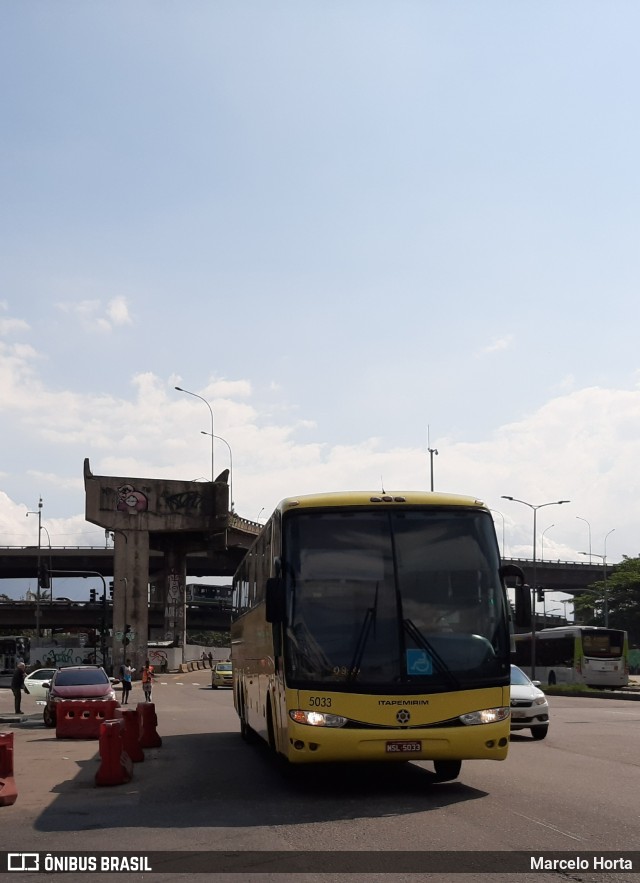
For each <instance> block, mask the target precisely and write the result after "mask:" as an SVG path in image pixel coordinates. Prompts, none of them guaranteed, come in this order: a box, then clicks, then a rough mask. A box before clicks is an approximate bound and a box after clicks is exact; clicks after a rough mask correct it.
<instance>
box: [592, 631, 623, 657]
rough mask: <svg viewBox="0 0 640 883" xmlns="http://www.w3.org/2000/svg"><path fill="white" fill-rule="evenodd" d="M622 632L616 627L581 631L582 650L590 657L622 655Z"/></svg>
mask: <svg viewBox="0 0 640 883" xmlns="http://www.w3.org/2000/svg"><path fill="white" fill-rule="evenodd" d="M623 644H624V632H621V631H618V630H616V629H610V630H608V629H598V630H597V631H593V632H590V631H587V630H586V629H583V631H582V650H583V653H584V655H585V656H590V657H591V658H592V659H616V658H619V657H620V656H622V653H623Z"/></svg>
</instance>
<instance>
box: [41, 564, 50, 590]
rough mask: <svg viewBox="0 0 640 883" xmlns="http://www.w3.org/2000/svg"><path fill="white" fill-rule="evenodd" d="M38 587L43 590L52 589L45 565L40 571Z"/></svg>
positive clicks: (42, 565)
mask: <svg viewBox="0 0 640 883" xmlns="http://www.w3.org/2000/svg"><path fill="white" fill-rule="evenodd" d="M38 585H39V586H40V588H41V589H50V588H51V578H50V576H49V571H48V570H47V567H46V565H44V564H41V565H40V569H39V570H38Z"/></svg>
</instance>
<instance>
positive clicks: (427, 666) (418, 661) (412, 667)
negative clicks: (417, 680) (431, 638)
mask: <svg viewBox="0 0 640 883" xmlns="http://www.w3.org/2000/svg"><path fill="white" fill-rule="evenodd" d="M406 652H407V674H408V675H432V674H433V660H432V659H431V655H430V654H429V653H427V651H426V650H407V651H406Z"/></svg>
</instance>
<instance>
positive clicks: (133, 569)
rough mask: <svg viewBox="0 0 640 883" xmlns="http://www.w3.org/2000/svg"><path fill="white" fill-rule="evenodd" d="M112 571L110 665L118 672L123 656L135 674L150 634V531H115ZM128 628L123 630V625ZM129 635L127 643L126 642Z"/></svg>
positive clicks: (144, 652) (135, 675)
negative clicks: (127, 630) (111, 656)
mask: <svg viewBox="0 0 640 883" xmlns="http://www.w3.org/2000/svg"><path fill="white" fill-rule="evenodd" d="M114 542H115V552H114V574H113V645H112V647H113V650H112V654H113V667H114V674H115V675H116V677H117V675H118V672H119V670H120V666H121V665H122V663H123V662H124V661H125V660H126V659H130V660H131V665H132V666H133V668H135V670H136V671H135V674H134V678H138V677H140V672H141V670H142V667H143V665H144V663H145V660H146V658H147V638H148V634H149V597H148V594H149V534H148V533H147V532H146V531H140V530H131V531H122V532H121V533H117V534H115V540H114ZM127 625H128V626H130V630H129V632H128V633H126V626H127ZM126 638H128V640H129V643H128V644H125V639H126Z"/></svg>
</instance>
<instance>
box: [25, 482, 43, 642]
mask: <svg viewBox="0 0 640 883" xmlns="http://www.w3.org/2000/svg"><path fill="white" fill-rule="evenodd" d="M30 515H37V516H38V557H37V562H36V567H37V579H36V637H38V638H39V637H40V577H41V573H42V561H41V557H40V556H41V551H42V541H41V540H42V497H40V498H39V500H38V508H37V510H35V511H33V512H27V513H26V517H27V518H28V517H29V516H30Z"/></svg>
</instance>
